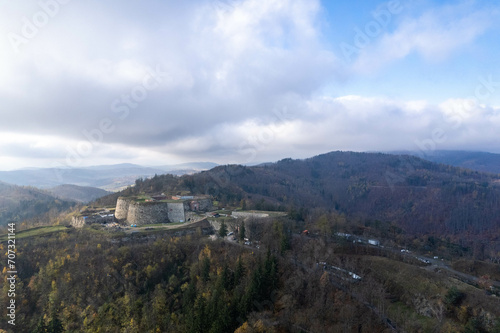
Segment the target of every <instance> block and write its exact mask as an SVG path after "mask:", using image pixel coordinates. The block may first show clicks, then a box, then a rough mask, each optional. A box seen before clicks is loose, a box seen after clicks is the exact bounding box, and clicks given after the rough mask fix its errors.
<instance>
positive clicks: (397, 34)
mask: <svg viewBox="0 0 500 333" xmlns="http://www.w3.org/2000/svg"><path fill="white" fill-rule="evenodd" d="M401 15H402V16H403V17H402V18H400V19H399V24H398V25H397V27H396V28H395V30H394V31H392V32H386V33H385V34H383V35H382V36H381V37H380V38H378V39H376V40H374V41H372V43H371V44H370V45H368V46H366V47H364V48H361V49H360V52H359V56H358V57H357V59H356V60H355V62H354V64H353V68H354V70H355V71H356V72H361V73H370V72H374V71H377V70H378V69H380V68H382V67H384V66H387V65H388V64H390V63H392V62H394V61H397V60H399V59H403V58H405V57H408V56H409V55H411V54H413V53H416V54H419V55H420V56H421V57H422V58H424V59H425V60H426V61H428V62H440V61H443V60H445V59H447V58H449V57H450V56H452V55H453V54H455V53H456V52H457V51H458V50H460V49H463V48H464V47H465V46H468V45H470V44H472V43H474V41H475V40H476V39H477V38H478V37H479V36H481V35H482V34H484V33H485V32H486V31H487V29H488V28H490V27H491V26H492V24H493V23H494V21H495V20H496V18H497V17H498V11H497V10H492V9H491V8H487V9H484V8H477V6H476V5H475V3H474V2H470V1H469V2H464V3H459V4H455V5H446V6H442V7H436V8H432V9H428V10H426V11H425V12H424V13H423V14H421V15H420V16H418V17H411V16H410V13H406V14H405V11H404V10H403V12H402V14H401Z"/></svg>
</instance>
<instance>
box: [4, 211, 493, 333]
mask: <svg viewBox="0 0 500 333" xmlns="http://www.w3.org/2000/svg"><path fill="white" fill-rule="evenodd" d="M325 218H326V219H327V220H335V219H340V221H338V222H339V223H347V224H349V222H348V221H343V220H342V219H343V217H341V216H328V217H325ZM325 218H323V219H320V220H319V221H318V222H317V223H316V224H314V225H308V227H312V228H311V230H326V229H325V223H326V222H325ZM251 224H257V225H258V227H257V228H258V229H259V232H254V234H253V235H254V236H253V241H254V242H258V244H260V246H259V248H257V247H255V246H245V245H244V244H242V242H241V243H240V242H228V241H226V240H225V238H219V240H215V241H214V240H210V239H209V238H207V237H206V236H202V235H201V233H200V232H198V233H194V234H192V235H189V236H185V237H173V236H171V235H169V234H165V233H156V234H153V235H149V236H140V235H137V236H133V235H129V236H124V235H122V234H120V235H116V234H112V233H111V234H110V233H109V232H105V231H102V230H100V229H99V228H95V227H93V228H84V229H79V230H78V229H73V228H67V229H66V230H62V231H60V232H57V233H53V234H50V235H45V236H38V237H37V236H34V237H30V238H28V239H22V240H21V241H19V242H18V244H19V246H18V255H17V257H18V271H19V279H18V283H17V291H16V293H17V296H16V299H17V302H18V304H19V307H18V312H17V323H18V326H17V327H16V332H17V331H20V332H36V333H42V332H193V333H194V332H237V333H243V332H391V331H392V329H393V328H396V329H397V330H404V331H408V332H500V321H499V318H500V310H499V309H500V306H499V305H500V304H499V303H498V298H494V297H492V296H488V295H487V294H485V291H484V288H486V287H484V288H483V287H481V286H479V287H477V286H476V287H473V286H470V285H468V284H466V283H462V282H459V281H456V280H454V279H451V278H449V277H447V276H446V275H443V274H440V273H436V272H432V271H427V270H424V269H422V268H421V267H422V264H421V263H419V262H416V261H412V260H410V259H408V258H405V257H403V256H401V255H398V254H394V253H390V252H384V251H383V250H382V249H380V248H379V249H377V248H373V247H369V246H364V245H359V246H358V245H355V244H352V242H346V241H345V240H343V239H341V238H338V237H337V238H336V237H332V236H325V235H318V236H310V237H309V236H303V235H300V234H299V232H297V230H300V229H301V228H302V227H303V224H302V223H297V222H296V221H293V220H290V219H287V218H281V219H270V218H268V219H262V220H255V221H253V222H251V223H250V224H249V228H248V230H250V229H252V226H251ZM254 227H255V226H254ZM327 227H328V226H327ZM322 228H323V229H322ZM328 228H329V227H328ZM243 232H244V231H243ZM237 236H238V239H240V238H241V239H242V238H243V237H240V235H237ZM1 246H2V249H3V250H5V249H4V248H3V247H4V245H3V244H2V245H1ZM1 265H2V269H3V270H4V272H5V270H6V267H5V264H4V263H1ZM332 267H336V268H332ZM339 272H340V273H339ZM343 272H356V274H358V275H359V276H360V277H362V279H361V280H359V281H356V280H353V279H352V278H349V275H348V274H346V273H343ZM2 288H3V291H2V294H1V295H0V306H1V309H2V311H1V312H2V316H1V319H0V325H1V327H8V325H6V320H7V319H8V317H6V304H7V303H6V302H8V299H7V296H6V295H7V289H8V287H7V284H4V285H3V287H2Z"/></svg>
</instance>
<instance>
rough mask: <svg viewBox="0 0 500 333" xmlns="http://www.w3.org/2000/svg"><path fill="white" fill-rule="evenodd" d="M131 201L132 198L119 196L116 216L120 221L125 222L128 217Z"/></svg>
mask: <svg viewBox="0 0 500 333" xmlns="http://www.w3.org/2000/svg"><path fill="white" fill-rule="evenodd" d="M131 201H132V200H131V199H128V198H122V197H120V198H118V200H117V201H116V210H115V217H116V219H117V220H118V221H120V222H124V221H125V220H126V219H127V215H128V207H129V205H130V203H131Z"/></svg>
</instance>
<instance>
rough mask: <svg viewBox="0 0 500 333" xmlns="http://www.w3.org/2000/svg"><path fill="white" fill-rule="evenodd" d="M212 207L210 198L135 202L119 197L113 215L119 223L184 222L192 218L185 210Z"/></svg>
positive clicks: (131, 199) (205, 209)
mask: <svg viewBox="0 0 500 333" xmlns="http://www.w3.org/2000/svg"><path fill="white" fill-rule="evenodd" d="M210 209H212V199H209V198H200V199H194V200H186V201H181V200H179V202H161V201H157V202H155V201H153V202H141V203H138V202H135V201H134V199H133V198H125V197H120V198H118V200H117V202H116V210H115V217H116V219H117V220H118V221H120V222H121V223H127V224H137V225H143V224H156V223H168V222H181V221H183V222H185V221H187V218H192V219H193V218H194V217H195V216H194V215H192V214H188V215H189V217H188V215H186V214H187V212H193V211H208V210H210ZM197 219H198V218H197Z"/></svg>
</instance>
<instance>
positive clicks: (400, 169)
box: [97, 152, 500, 253]
mask: <svg viewBox="0 0 500 333" xmlns="http://www.w3.org/2000/svg"><path fill="white" fill-rule="evenodd" d="M160 192H164V193H167V194H179V193H192V194H210V195H212V196H213V197H214V198H215V200H216V201H217V202H218V203H219V205H220V206H221V207H224V206H240V207H242V205H243V204H244V205H245V207H246V208H248V209H258V210H280V211H287V212H289V213H292V214H297V213H299V214H301V215H302V216H300V217H302V218H307V214H310V213H311V212H313V211H317V210H321V211H322V212H324V213H331V212H336V213H339V214H344V215H346V216H349V217H350V218H357V219H363V220H368V219H370V220H380V221H383V222H388V223H392V224H395V225H397V226H398V227H399V228H402V229H403V230H404V231H405V232H406V233H408V234H411V235H415V236H422V235H433V236H436V237H439V238H449V239H451V240H452V241H456V242H458V241H463V242H469V243H471V244H472V243H481V244H485V246H487V247H489V248H491V251H492V252H494V253H496V252H500V213H499V212H500V178H499V176H498V175H496V174H488V173H481V172H477V171H471V170H467V169H462V168H457V167H452V166H448V165H442V164H437V163H433V162H429V161H425V160H423V159H420V158H418V157H414V156H404V155H388V154H375V153H353V152H331V153H328V154H324V155H319V156H315V157H312V158H309V159H305V160H292V159H284V160H281V161H279V162H276V163H268V164H265V165H260V166H253V167H246V166H240V165H226V166H219V167H216V168H214V169H212V170H209V171H205V172H201V173H198V174H194V175H185V176H182V177H177V176H173V175H160V176H155V177H152V178H150V179H138V180H137V181H136V183H135V186H133V187H130V188H128V189H126V190H124V191H122V192H119V193H116V194H113V195H111V196H107V197H103V198H101V199H99V200H97V204H100V205H105V204H107V205H113V204H114V203H115V202H116V198H117V197H118V196H122V195H135V194H139V193H160ZM469 245H470V244H469Z"/></svg>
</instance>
